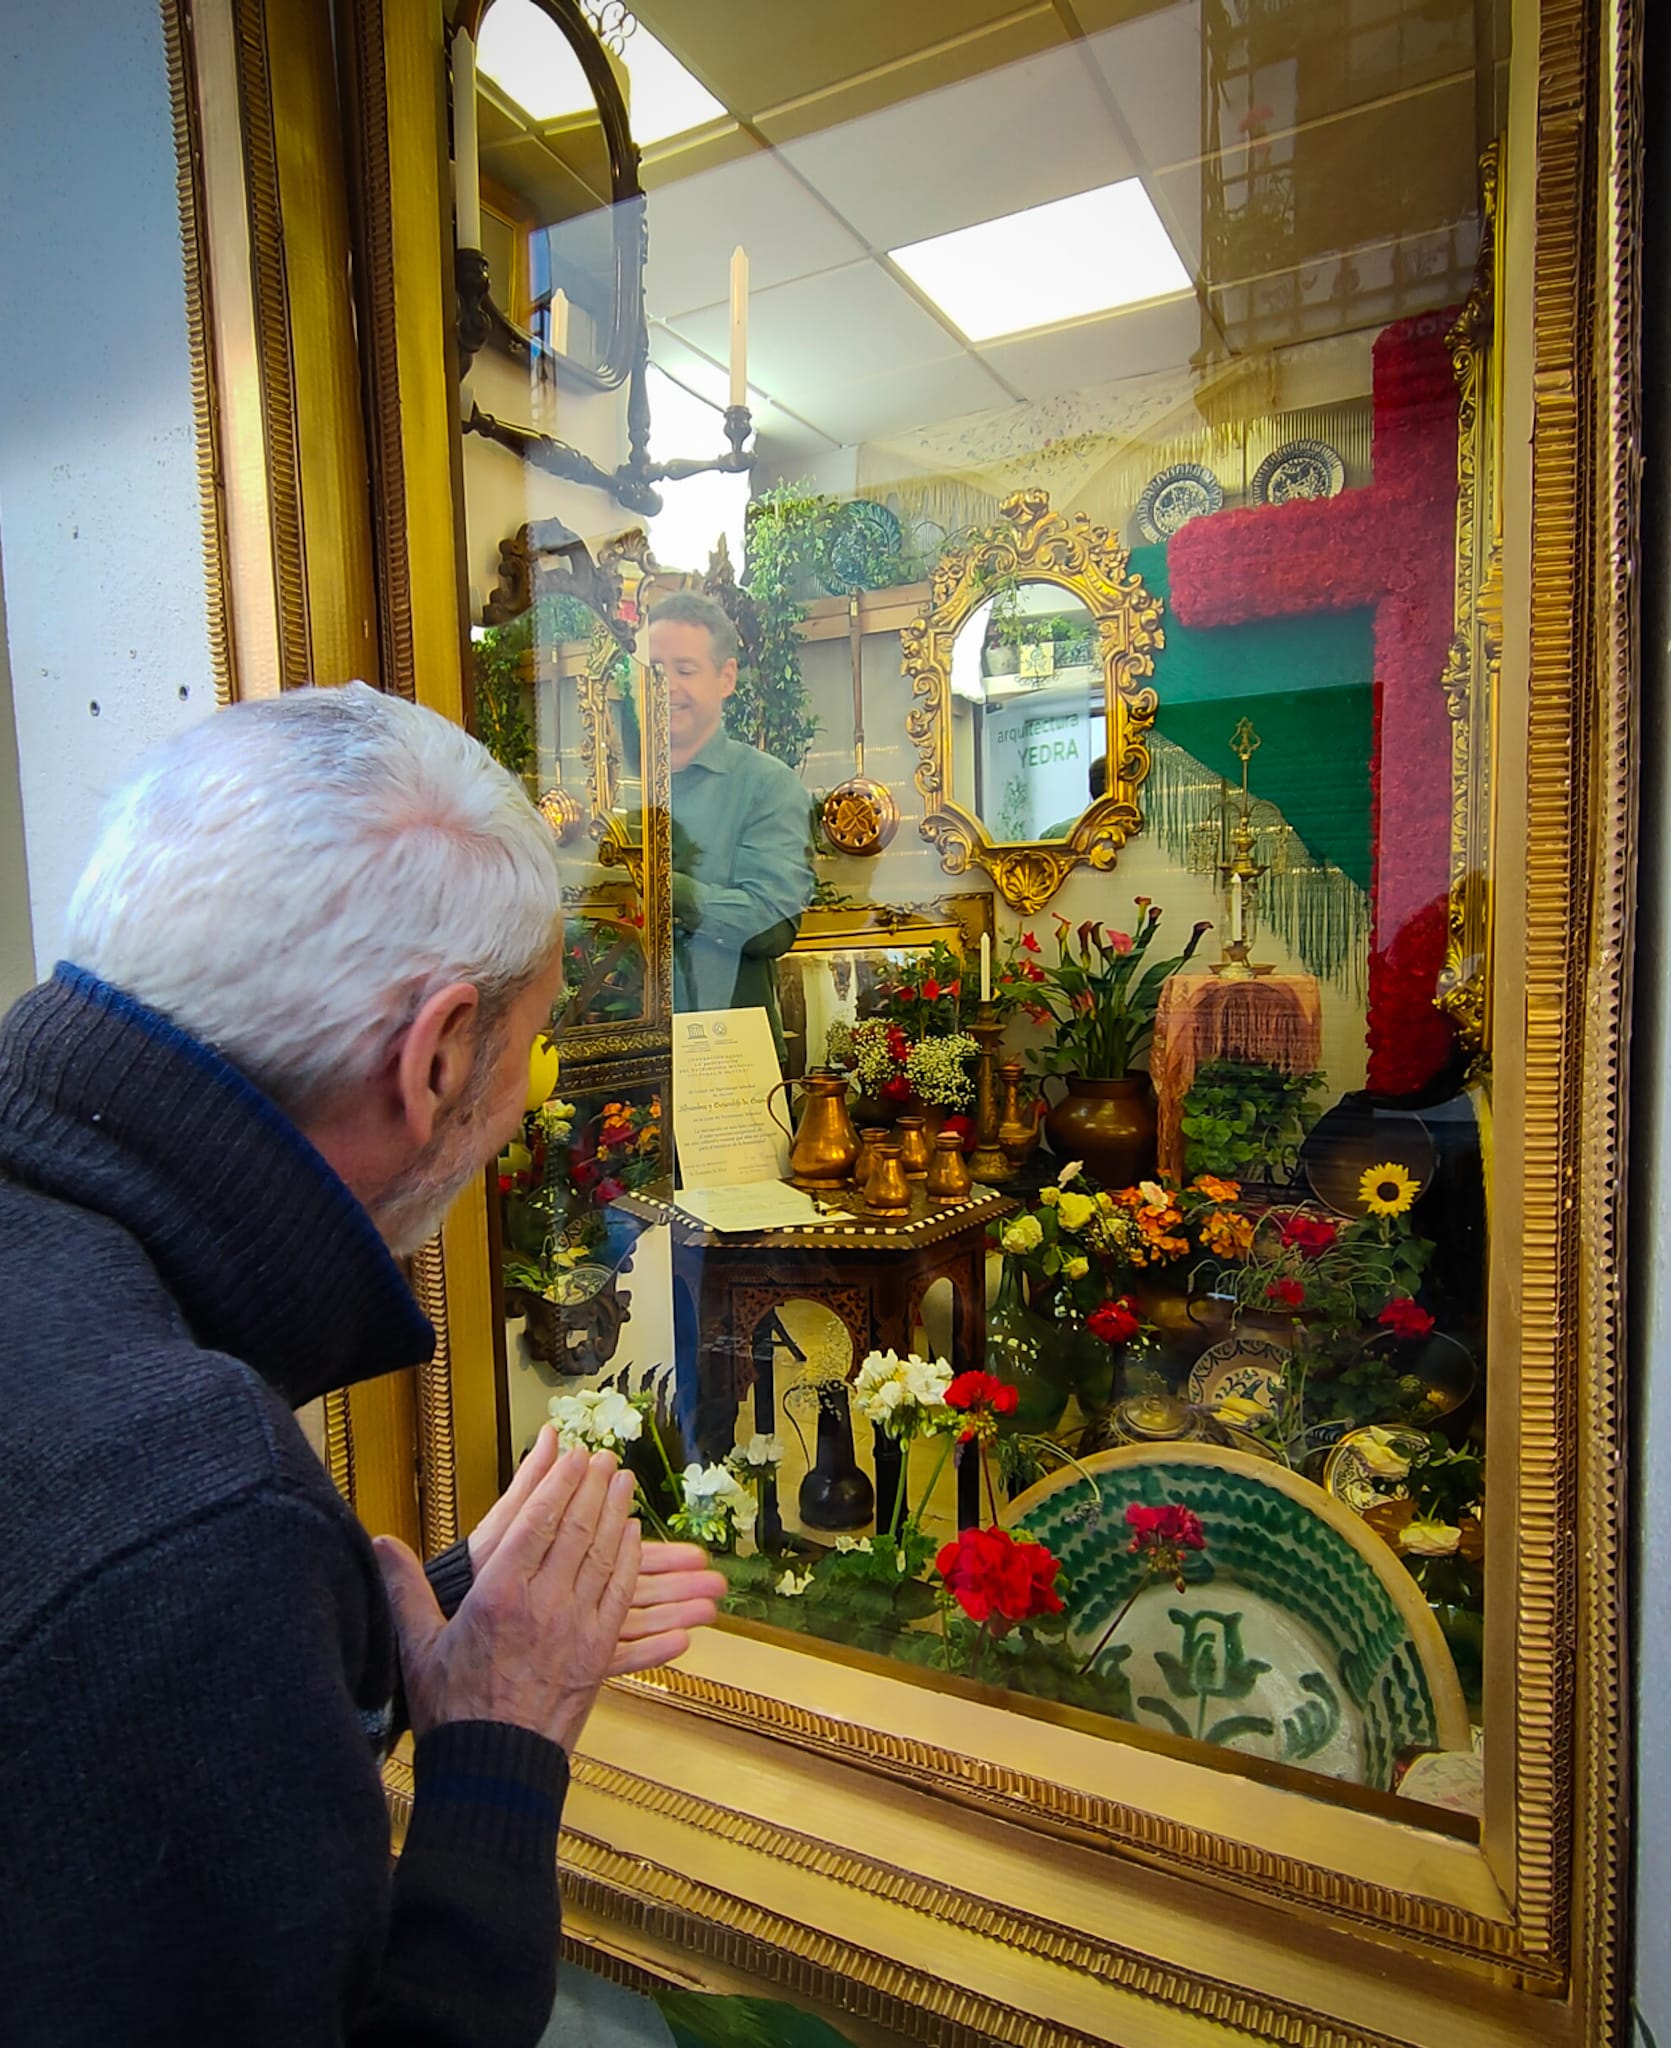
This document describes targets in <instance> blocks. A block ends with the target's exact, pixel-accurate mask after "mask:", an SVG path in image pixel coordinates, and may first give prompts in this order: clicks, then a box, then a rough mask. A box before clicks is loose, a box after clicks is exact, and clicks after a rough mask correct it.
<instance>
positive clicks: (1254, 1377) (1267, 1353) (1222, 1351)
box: [1189, 1330, 1291, 1408]
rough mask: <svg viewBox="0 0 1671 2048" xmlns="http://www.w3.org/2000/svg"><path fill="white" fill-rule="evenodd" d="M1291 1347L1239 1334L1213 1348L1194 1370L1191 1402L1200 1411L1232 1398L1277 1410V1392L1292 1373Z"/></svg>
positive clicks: (1252, 1333)
mask: <svg viewBox="0 0 1671 2048" xmlns="http://www.w3.org/2000/svg"><path fill="white" fill-rule="evenodd" d="M1290 1356H1291V1353H1290V1349H1289V1346H1288V1345H1286V1344H1282V1343H1278V1342H1277V1340H1276V1339H1275V1338H1273V1337H1266V1336H1262V1335H1260V1334H1259V1333H1258V1332H1257V1331H1254V1330H1236V1331H1234V1332H1233V1333H1232V1334H1231V1335H1230V1336H1228V1337H1226V1338H1225V1339H1224V1340H1223V1342H1222V1343H1218V1344H1209V1345H1208V1347H1207V1349H1206V1350H1205V1351H1203V1352H1202V1354H1201V1356H1200V1357H1199V1358H1198V1359H1197V1360H1196V1361H1195V1363H1194V1365H1192V1366H1191V1367H1190V1371H1189V1398H1190V1400H1191V1401H1193V1402H1194V1403H1195V1404H1196V1406H1197V1407H1200V1408H1212V1407H1215V1406H1216V1405H1217V1404H1218V1403H1219V1402H1220V1401H1227V1400H1229V1399H1230V1398H1231V1397H1232V1396H1235V1397H1236V1398H1237V1399H1238V1400H1242V1401H1257V1402H1258V1403H1259V1405H1260V1407H1261V1408H1274V1407H1275V1406H1276V1402H1275V1401H1274V1400H1273V1399H1272V1392H1273V1389H1275V1388H1276V1387H1279V1386H1280V1385H1281V1384H1282V1376H1283V1374H1284V1373H1285V1372H1287V1370H1288V1365H1289V1359H1290Z"/></svg>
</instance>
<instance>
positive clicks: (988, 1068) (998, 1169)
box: [969, 1003, 1014, 1187]
mask: <svg viewBox="0 0 1671 2048" xmlns="http://www.w3.org/2000/svg"><path fill="white" fill-rule="evenodd" d="M969 1035H970V1036H971V1037H972V1038H973V1039H974V1041H975V1043H976V1044H977V1045H978V1046H979V1047H980V1072H979V1074H978V1075H977V1077H976V1081H975V1150H974V1153H973V1155H972V1156H971V1158H970V1160H969V1172H970V1176H971V1177H972V1178H973V1179H975V1180H978V1181H981V1182H983V1183H984V1184H985V1185H987V1186H988V1187H996V1186H998V1185H999V1184H1000V1183H1001V1182H1003V1181H1006V1180H1008V1179H1009V1177H1010V1175H1011V1173H1012V1172H1013V1171H1014V1168H1013V1167H1012V1166H1011V1165H1010V1161H1009V1155H1008V1154H1007V1153H1006V1152H1005V1151H1004V1148H1003V1147H1002V1146H1001V1145H1000V1144H999V1142H998V1116H999V1112H998V1051H999V1045H1000V1042H1001V1041H1002V1039H1003V1036H1004V1027H1003V1025H1002V1023H1001V1022H1000V1021H999V1019H998V1017H997V1014H996V1013H995V1012H994V1010H993V1007H992V1005H991V1004H990V1003H982V1004H981V1006H980V1009H979V1010H978V1011H977V1013H976V1016H975V1021H974V1023H973V1024H971V1025H970V1026H969Z"/></svg>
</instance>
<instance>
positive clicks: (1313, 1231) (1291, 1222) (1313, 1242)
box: [1282, 1216, 1340, 1259]
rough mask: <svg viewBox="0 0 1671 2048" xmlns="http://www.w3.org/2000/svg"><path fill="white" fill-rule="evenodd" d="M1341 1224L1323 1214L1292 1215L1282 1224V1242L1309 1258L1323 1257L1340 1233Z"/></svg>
mask: <svg viewBox="0 0 1671 2048" xmlns="http://www.w3.org/2000/svg"><path fill="white" fill-rule="evenodd" d="M1339 1230H1340V1226H1339V1225H1338V1224H1335V1223H1330V1222H1328V1221H1327V1220H1326V1219H1325V1218H1323V1217H1321V1216H1290V1217H1289V1219H1288V1221H1287V1222H1286V1223H1285V1224H1284V1225H1283V1226H1282V1242H1283V1243H1284V1244H1285V1245H1286V1246H1287V1247H1288V1248H1289V1249H1290V1250H1292V1251H1299V1252H1303V1253H1304V1254H1305V1256H1306V1257H1307V1258H1308V1259H1318V1258H1321V1257H1322V1255H1323V1254H1324V1252H1326V1251H1327V1250H1328V1249H1329V1247H1330V1246H1331V1245H1332V1244H1333V1243H1334V1241H1335V1238H1336V1237H1337V1236H1338V1235H1339Z"/></svg>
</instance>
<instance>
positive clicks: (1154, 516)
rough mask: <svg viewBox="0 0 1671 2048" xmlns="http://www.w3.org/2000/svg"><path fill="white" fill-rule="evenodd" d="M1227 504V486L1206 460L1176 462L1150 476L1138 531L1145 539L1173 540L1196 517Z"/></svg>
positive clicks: (1140, 505) (1139, 508) (1139, 505)
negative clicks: (1215, 474)
mask: <svg viewBox="0 0 1671 2048" xmlns="http://www.w3.org/2000/svg"><path fill="white" fill-rule="evenodd" d="M1223 503H1224V486H1223V484H1221V483H1220V482H1219V480H1218V478H1217V477H1216V476H1214V474H1213V473H1212V471H1211V470H1210V469H1209V468H1208V467H1207V466H1206V464H1205V463H1204V462H1175V463H1173V465H1172V467H1171V468H1170V469H1163V470H1162V471H1161V472H1160V474H1159V475H1158V476H1152V477H1150V479H1149V481H1148V482H1147V483H1146V484H1145V485H1144V486H1143V495H1142V497H1141V498H1139V499H1138V501H1137V530H1138V532H1139V533H1141V534H1142V536H1143V538H1144V539H1145V540H1151V541H1155V540H1170V539H1171V538H1172V536H1173V534H1175V533H1176V532H1178V530H1179V529H1180V528H1181V527H1185V526H1187V525H1188V524H1189V522H1190V521H1191V520H1192V519H1203V518H1205V517H1206V516H1207V514H1208V513H1210V512H1216V511H1218V509H1219V508H1220V506H1222V505H1223Z"/></svg>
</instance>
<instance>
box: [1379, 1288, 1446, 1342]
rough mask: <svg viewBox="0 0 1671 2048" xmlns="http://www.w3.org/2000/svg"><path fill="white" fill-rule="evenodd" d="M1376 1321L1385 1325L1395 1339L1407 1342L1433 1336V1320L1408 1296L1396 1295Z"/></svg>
mask: <svg viewBox="0 0 1671 2048" xmlns="http://www.w3.org/2000/svg"><path fill="white" fill-rule="evenodd" d="M1376 1321H1377V1322H1380V1323H1384V1324H1385V1325H1386V1327H1387V1328H1388V1329H1389V1330H1391V1332H1392V1333H1393V1335H1394V1336H1395V1337H1400V1338H1404V1339H1406V1340H1409V1339H1413V1338H1416V1337H1429V1336H1431V1335H1432V1334H1433V1318H1432V1317H1431V1316H1430V1315H1429V1314H1428V1312H1427V1310H1426V1309H1425V1308H1422V1307H1420V1306H1419V1305H1418V1304H1417V1303H1416V1302H1413V1301H1412V1300H1411V1299H1410V1297H1409V1295H1407V1294H1395V1295H1394V1296H1393V1298H1392V1300H1391V1301H1389V1302H1388V1303H1387V1305H1386V1307H1385V1308H1384V1309H1382V1311H1381V1313H1380V1315H1379V1316H1377V1317H1376Z"/></svg>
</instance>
